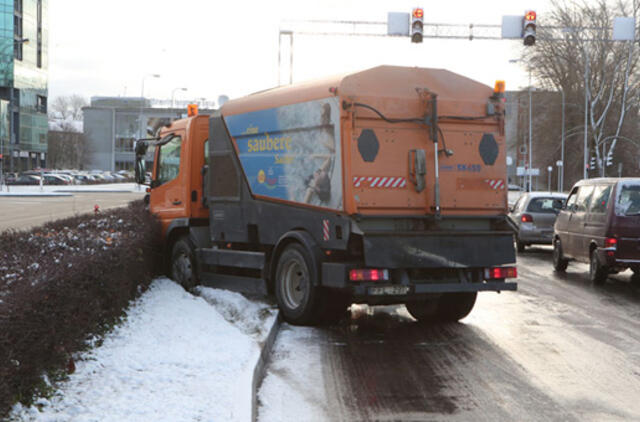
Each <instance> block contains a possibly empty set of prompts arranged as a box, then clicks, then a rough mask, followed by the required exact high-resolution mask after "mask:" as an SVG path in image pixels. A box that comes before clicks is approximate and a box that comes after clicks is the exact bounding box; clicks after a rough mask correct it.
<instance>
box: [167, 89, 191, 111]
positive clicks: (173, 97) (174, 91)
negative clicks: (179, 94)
mask: <svg viewBox="0 0 640 422" xmlns="http://www.w3.org/2000/svg"><path fill="white" fill-rule="evenodd" d="M176 91H187V88H174V89H173V91H171V108H175V99H176Z"/></svg>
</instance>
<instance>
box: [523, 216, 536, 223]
mask: <svg viewBox="0 0 640 422" xmlns="http://www.w3.org/2000/svg"><path fill="white" fill-rule="evenodd" d="M520 220H521V221H522V222H523V223H533V217H532V216H531V214H522V217H520Z"/></svg>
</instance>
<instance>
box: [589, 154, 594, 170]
mask: <svg viewBox="0 0 640 422" xmlns="http://www.w3.org/2000/svg"><path fill="white" fill-rule="evenodd" d="M589 168H590V169H594V168H596V156H595V155H592V156H591V161H590V162H589Z"/></svg>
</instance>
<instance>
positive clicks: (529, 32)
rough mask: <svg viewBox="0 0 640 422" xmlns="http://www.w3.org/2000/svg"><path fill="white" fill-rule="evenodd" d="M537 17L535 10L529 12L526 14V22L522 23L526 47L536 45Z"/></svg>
mask: <svg viewBox="0 0 640 422" xmlns="http://www.w3.org/2000/svg"><path fill="white" fill-rule="evenodd" d="M536 17H537V16H536V12H535V11H534V10H528V11H527V12H526V13H525V14H524V20H523V21H522V38H523V40H524V45H526V46H531V45H534V44H535V43H536Z"/></svg>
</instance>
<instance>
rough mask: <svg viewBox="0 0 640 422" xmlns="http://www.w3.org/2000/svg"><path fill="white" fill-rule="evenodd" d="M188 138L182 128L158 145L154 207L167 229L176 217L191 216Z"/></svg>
mask: <svg viewBox="0 0 640 422" xmlns="http://www.w3.org/2000/svg"><path fill="white" fill-rule="evenodd" d="M184 137H185V136H184V131H182V130H180V131H176V132H173V133H171V134H169V135H167V136H166V137H165V138H163V141H162V143H161V144H160V145H158V146H157V148H156V159H155V163H156V165H155V168H154V171H153V181H152V184H151V187H152V189H153V195H151V204H150V207H151V211H152V212H153V213H154V214H155V215H156V216H157V217H158V218H159V219H160V221H161V222H162V226H163V228H164V229H166V227H167V226H168V225H169V224H170V222H171V221H172V220H174V219H176V218H185V217H188V214H187V213H188V210H187V204H188V192H189V178H188V177H187V176H188V175H187V174H186V173H187V171H186V167H187V166H186V160H185V159H184V158H185V157H186V151H185V146H186V142H183V140H184Z"/></svg>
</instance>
